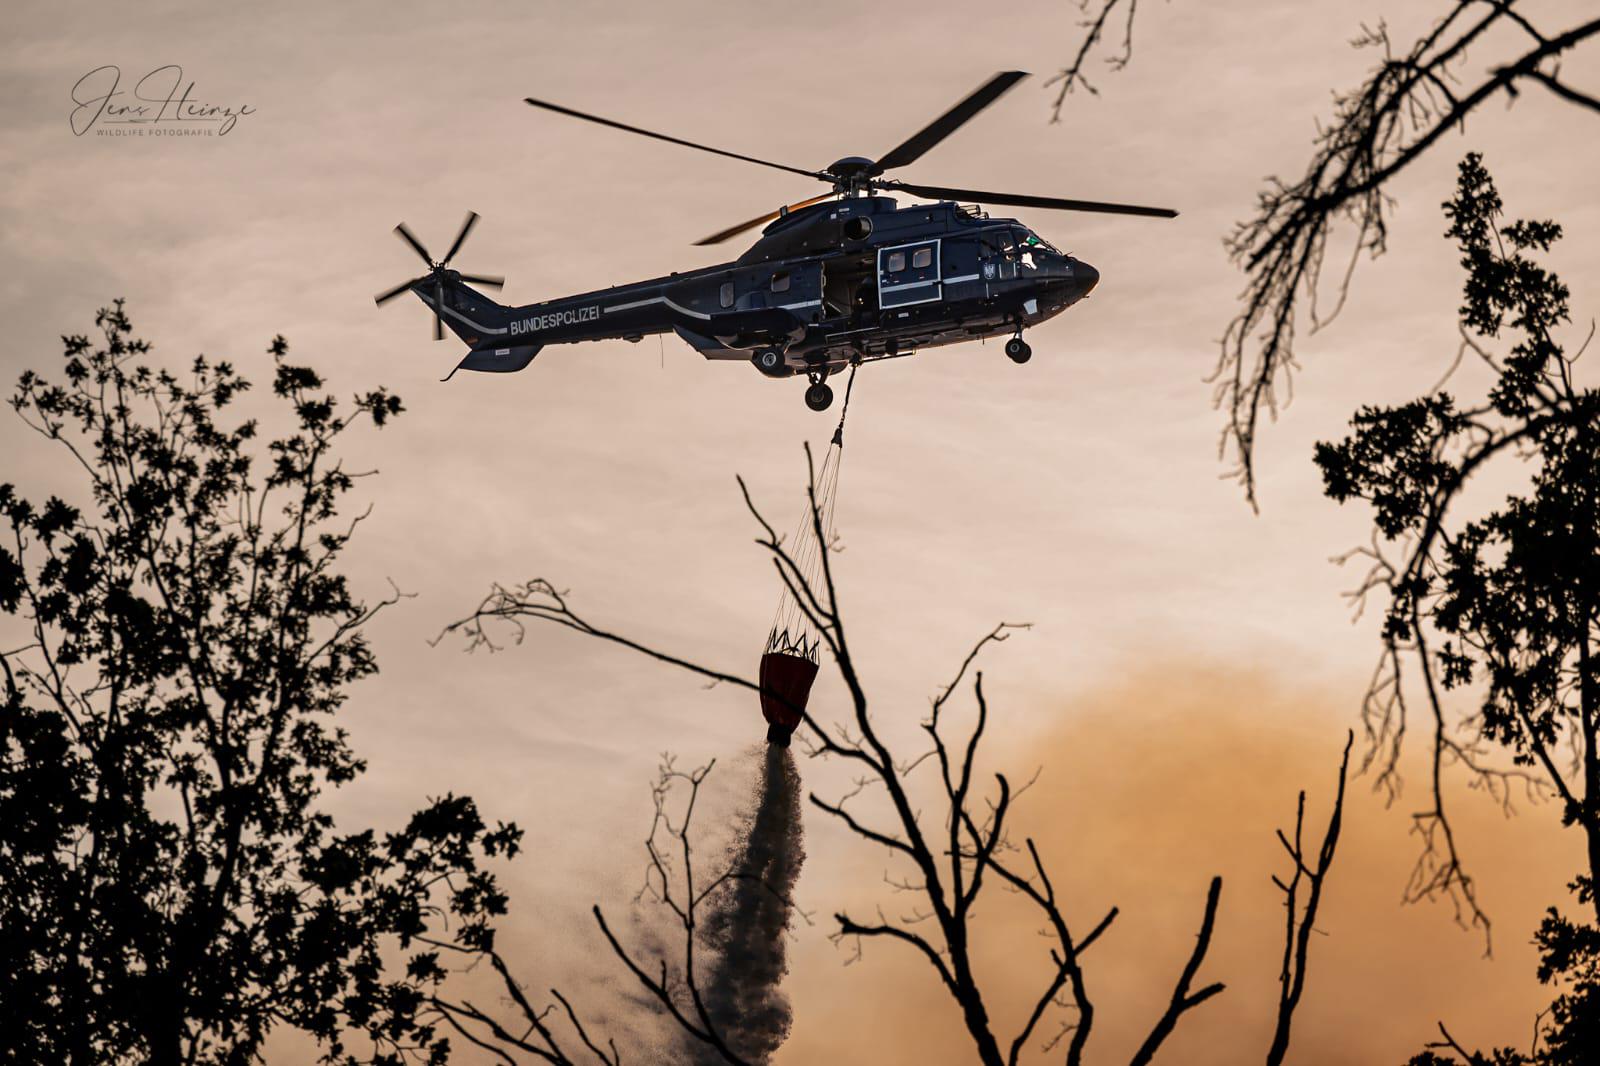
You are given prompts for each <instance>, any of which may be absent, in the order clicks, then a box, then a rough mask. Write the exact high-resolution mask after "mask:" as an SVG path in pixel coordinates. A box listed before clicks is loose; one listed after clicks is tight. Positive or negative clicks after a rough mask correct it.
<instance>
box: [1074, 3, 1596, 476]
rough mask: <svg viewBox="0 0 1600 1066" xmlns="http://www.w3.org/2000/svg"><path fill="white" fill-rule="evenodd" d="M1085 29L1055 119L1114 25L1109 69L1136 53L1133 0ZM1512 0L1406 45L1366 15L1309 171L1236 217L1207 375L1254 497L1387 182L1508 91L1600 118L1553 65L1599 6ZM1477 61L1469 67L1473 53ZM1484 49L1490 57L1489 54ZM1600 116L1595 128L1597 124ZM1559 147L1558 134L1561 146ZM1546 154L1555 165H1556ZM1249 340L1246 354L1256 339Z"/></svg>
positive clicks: (1098, 14) (1226, 445) (1229, 446)
mask: <svg viewBox="0 0 1600 1066" xmlns="http://www.w3.org/2000/svg"><path fill="white" fill-rule="evenodd" d="M1076 2H1077V4H1078V7H1079V9H1080V10H1081V11H1083V13H1084V19H1083V26H1084V28H1085V31H1086V32H1085V33H1084V36H1083V37H1082V39H1081V40H1080V41H1079V44H1078V50H1077V52H1076V53H1074V55H1073V58H1072V60H1071V61H1070V62H1069V63H1068V64H1067V65H1066V66H1064V67H1063V68H1062V69H1061V70H1060V71H1059V72H1058V73H1057V74H1056V75H1055V76H1054V77H1053V78H1051V80H1050V81H1049V82H1047V83H1046V84H1052V85H1053V84H1059V85H1060V86H1061V88H1060V90H1059V91H1058V93H1057V95H1056V99H1055V101H1054V104H1053V105H1052V110H1051V121H1052V122H1055V121H1059V120H1060V117H1061V108H1062V106H1063V105H1064V104H1065V102H1066V98H1067V94H1068V93H1070V92H1071V91H1072V90H1073V89H1074V88H1075V87H1078V86H1082V87H1083V88H1084V89H1085V90H1087V91H1089V92H1091V93H1093V92H1096V90H1095V88H1094V86H1093V85H1092V84H1090V82H1089V81H1088V80H1087V79H1086V78H1085V76H1084V67H1085V65H1086V64H1087V63H1088V61H1089V59H1090V58H1091V57H1092V56H1093V55H1095V52H1096V49H1097V48H1099V47H1101V46H1103V44H1104V42H1105V40H1106V33H1107V30H1108V29H1109V28H1111V27H1112V26H1113V25H1115V24H1119V23H1120V26H1121V33H1122V43H1121V48H1120V50H1119V51H1117V52H1116V53H1114V54H1113V55H1111V56H1110V57H1109V58H1108V59H1107V60H1106V62H1107V63H1108V64H1109V66H1110V67H1111V69H1112V70H1113V71H1116V70H1121V69H1122V68H1123V67H1125V66H1127V64H1128V63H1129V61H1130V60H1131V58H1132V55H1133V25H1134V19H1135V16H1136V14H1137V12H1138V0H1076ZM1526 6H1527V5H1521V6H1520V7H1519V5H1518V4H1517V2H1516V0H1451V2H1450V3H1449V5H1448V8H1449V9H1448V11H1447V12H1446V13H1445V14H1444V15H1443V16H1442V17H1441V18H1439V19H1438V20H1437V21H1435V22H1434V23H1433V25H1432V26H1431V27H1430V28H1429V30H1428V31H1427V32H1426V33H1424V34H1422V35H1421V36H1420V37H1418V38H1417V39H1416V40H1414V41H1412V42H1411V44H1410V45H1409V46H1407V47H1406V48H1405V49H1403V50H1401V51H1397V50H1396V49H1395V45H1394V42H1393V41H1392V40H1391V39H1390V37H1389V29H1388V26H1387V25H1386V24H1385V23H1383V22H1381V21H1380V22H1379V23H1378V25H1377V26H1376V27H1368V26H1365V25H1363V26H1362V27H1361V32H1360V34H1359V35H1358V36H1357V37H1356V38H1355V39H1354V40H1353V41H1352V42H1351V43H1352V44H1353V45H1354V46H1355V47H1357V48H1369V49H1373V50H1374V51H1377V52H1379V53H1380V54H1381V58H1380V60H1379V62H1378V64H1377V65H1376V66H1375V67H1374V68H1373V69H1372V71H1371V73H1369V74H1368V75H1367V77H1366V80H1365V81H1363V82H1362V83H1361V85H1359V86H1358V87H1356V88H1355V89H1352V90H1349V91H1346V92H1341V93H1338V94H1336V95H1335V96H1334V104H1333V115H1332V117H1331V118H1330V119H1327V120H1324V121H1322V122H1320V123H1319V124H1318V127H1317V137H1316V141H1315V142H1314V143H1315V150H1314V151H1313V152H1312V156H1311V159H1310V161H1309V162H1308V163H1307V164H1306V169H1305V173H1304V174H1303V175H1302V176H1301V177H1300V178H1299V179H1298V180H1296V181H1293V182H1289V181H1285V180H1283V179H1280V178H1277V177H1274V178H1271V179H1269V180H1268V183H1267V187H1266V189H1265V190H1263V191H1262V192H1261V193H1260V194H1259V195H1258V196H1257V199H1256V211H1255V214H1254V216H1252V217H1251V218H1250V219H1249V220H1247V221H1245V222H1241V223H1240V224H1239V225H1238V226H1237V227H1235V229H1234V232H1233V234H1232V235H1231V236H1230V237H1229V238H1228V241H1227V247H1228V252H1229V255H1230V256H1231V257H1232V258H1233V261H1234V262H1235V263H1237V264H1238V265H1239V266H1240V267H1241V268H1242V269H1243V270H1244V271H1245V273H1246V275H1247V276H1248V280H1247V282H1246V285H1245V291H1244V294H1243V296H1242V297H1241V303H1242V307H1241V308H1240V310H1239V312H1238V313H1237V314H1236V315H1235V316H1234V318H1233V319H1232V321H1230V322H1229V323H1228V327H1227V330H1226V331H1225V332H1224V334H1223V338H1222V344H1221V352H1220V354H1219V356H1218V359H1217V364H1216V369H1215V370H1214V371H1213V374H1212V380H1213V381H1214V382H1215V383H1216V391H1215V394H1214V400H1215V403H1216V405H1217V407H1218V408H1219V409H1222V410H1225V411H1226V412H1227V415H1228V419H1227V423H1226V425H1225V426H1224V428H1223V432H1222V440H1221V443H1220V445H1219V452H1220V454H1221V455H1222V456H1223V457H1224V458H1226V457H1227V456H1228V455H1229V454H1230V453H1231V454H1232V456H1233V458H1234V460H1235V461H1236V463H1237V466H1236V467H1235V470H1234V473H1235V476H1237V478H1238V480H1239V482H1240V484H1242V485H1243V486H1244V490H1245V495H1246V497H1247V498H1248V499H1249V501H1250V503H1251V505H1252V506H1254V505H1255V502H1256V498H1255V441H1256V433H1257V430H1258V429H1259V426H1260V422H1261V418H1262V415H1263V414H1266V415H1268V416H1271V415H1275V414H1276V412H1277V409H1278V406H1279V404H1280V402H1282V401H1281V400H1280V397H1287V395H1288V393H1289V386H1290V381H1289V378H1290V374H1291V371H1292V370H1293V369H1294V366H1295V362H1294V338H1295V330H1296V327H1297V325H1298V324H1299V323H1300V321H1301V319H1302V314H1301V301H1302V300H1304V301H1305V302H1306V303H1307V304H1308V305H1309V306H1308V308H1307V309H1306V313H1305V315H1304V316H1303V317H1304V318H1305V319H1307V320H1308V321H1309V323H1310V325H1311V328H1312V329H1313V330H1315V329H1318V328H1320V327H1322V326H1324V325H1326V324H1327V323H1328V322H1330V321H1331V320H1332V319H1333V318H1334V316H1336V315H1337V314H1338V312H1339V309H1340V308H1341V307H1342V306H1343V304H1344V299H1345V295H1346V292H1347V290H1348V288H1349V283H1350V278H1351V275H1352V273H1353V272H1354V270H1355V266H1356V263H1357V261H1358V260H1359V257H1360V256H1361V254H1362V253H1363V252H1365V253H1366V254H1368V255H1370V256H1373V257H1376V256H1379V255H1381V254H1383V252H1384V250H1385V249H1386V247H1387V244H1388V210H1389V208H1390V207H1391V206H1392V204H1393V200H1392V197H1391V195H1390V193H1389V191H1388V190H1389V185H1390V182H1391V181H1392V180H1393V179H1394V178H1396V177H1397V176H1399V174H1400V173H1401V172H1402V171H1403V170H1405V169H1406V168H1407V167H1409V166H1410V165H1411V164H1412V163H1414V162H1416V161H1417V159H1419V158H1420V157H1421V156H1423V155H1424V154H1425V153H1427V152H1428V151H1429V150H1430V149H1431V148H1432V147H1433V146H1434V145H1435V144H1437V143H1438V141H1439V139H1440V138H1441V137H1442V136H1443V135H1444V134H1445V133H1446V132H1448V131H1450V130H1452V129H1460V128H1463V127H1464V126H1465V124H1466V120H1467V118H1468V116H1469V115H1471V114H1472V112H1474V111H1476V110H1477V109H1478V108H1479V107H1480V106H1482V105H1483V104H1485V103H1488V102H1489V101H1491V100H1494V99H1497V98H1500V97H1504V98H1505V99H1507V100H1508V101H1514V100H1515V99H1516V98H1517V96H1518V94H1519V93H1520V92H1521V90H1522V89H1523V88H1524V87H1533V88H1535V89H1538V90H1543V91H1545V92H1549V93H1550V94H1552V95H1554V96H1555V97H1557V98H1559V99H1561V100H1563V101H1565V102H1567V103H1569V104H1571V105H1573V106H1575V107H1577V108H1579V109H1580V110H1585V111H1590V112H1594V114H1595V117H1596V118H1600V99H1597V98H1596V97H1595V96H1593V95H1590V93H1588V92H1585V91H1583V90H1582V89H1580V88H1578V87H1576V86H1574V85H1573V84H1572V82H1571V81H1570V80H1569V79H1568V78H1566V77H1565V76H1564V74H1563V71H1562V69H1561V60H1562V58H1563V56H1565V55H1566V54H1568V53H1570V52H1571V51H1572V50H1573V49H1575V48H1576V47H1577V46H1578V45H1580V44H1583V43H1584V42H1586V41H1589V40H1591V39H1592V38H1596V37H1600V18H1588V19H1584V20H1582V21H1579V22H1577V23H1574V24H1573V25H1571V26H1568V27H1564V28H1560V29H1552V28H1550V27H1549V26H1548V25H1544V26H1541V25H1539V24H1538V22H1540V21H1545V20H1543V19H1536V17H1534V16H1529V15H1527V14H1525V9H1526ZM1469 50H1471V52H1472V53H1473V54H1474V55H1475V56H1476V57H1477V60H1478V63H1476V64H1474V65H1473V67H1472V69H1470V70H1469V69H1468V59H1467V56H1468V52H1469ZM1485 60H1487V61H1485ZM1596 131H1600V126H1596V127H1594V128H1592V129H1591V132H1590V135H1591V136H1594V135H1596ZM1556 150H1557V151H1559V146H1556ZM1556 162H1557V161H1556V160H1554V159H1553V160H1552V163H1553V164H1554V163H1556ZM1339 222H1344V223H1348V224H1350V225H1353V226H1354V228H1355V233H1354V236H1353V238H1352V239H1351V241H1350V244H1351V255H1350V260H1349V262H1348V263H1347V264H1345V265H1344V267H1343V269H1342V270H1341V271H1340V274H1339V280H1338V284H1337V285H1336V286H1335V287H1334V289H1335V291H1334V293H1333V297H1334V300H1333V306H1332V307H1331V308H1328V309H1323V308H1321V307H1320V306H1319V301H1318V297H1319V295H1320V294H1321V292H1322V290H1323V279H1322V270H1323V265H1324V257H1325V256H1326V254H1327V250H1328V242H1329V240H1330V238H1332V236H1333V234H1334V230H1335V228H1336V226H1335V224H1336V223H1339ZM1252 345H1254V348H1255V351H1254V355H1253V356H1252V355H1251V352H1250V348H1251V347H1252Z"/></svg>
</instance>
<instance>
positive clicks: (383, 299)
mask: <svg viewBox="0 0 1600 1066" xmlns="http://www.w3.org/2000/svg"><path fill="white" fill-rule="evenodd" d="M427 276H428V275H426V274H424V275H422V277H420V278H412V279H411V280H410V281H402V282H401V283H400V284H398V285H396V286H395V287H394V288H392V289H390V290H389V291H388V292H381V293H379V294H378V295H376V296H374V297H373V298H372V299H373V301H374V302H375V303H376V304H377V305H378V306H379V307H382V306H383V305H384V304H386V303H388V302H389V301H390V300H392V299H394V298H395V297H396V296H399V295H400V294H401V293H403V292H406V291H408V290H409V289H410V288H411V286H413V285H415V284H416V283H417V282H419V281H422V280H424V279H426V278H427Z"/></svg>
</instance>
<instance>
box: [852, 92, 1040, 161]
mask: <svg viewBox="0 0 1600 1066" xmlns="http://www.w3.org/2000/svg"><path fill="white" fill-rule="evenodd" d="M1027 76H1028V75H1027V72H1026V71H1021V70H1005V71H1001V72H1000V73H999V74H996V75H995V76H994V77H992V78H990V79H989V80H988V81H986V82H984V83H983V84H982V85H980V86H978V88H977V89H976V90H975V91H974V92H973V93H972V94H971V95H969V96H968V97H967V98H966V99H965V100H962V101H961V102H960V103H959V104H957V105H956V106H955V107H952V108H951V109H950V110H948V111H946V112H945V113H944V114H942V115H940V116H939V117H938V118H936V119H934V120H933V121H932V122H930V123H928V125H927V126H925V127H923V128H922V130H921V131H919V132H918V133H916V134H914V135H913V136H912V137H911V139H910V140H908V141H906V142H905V143H904V144H902V145H900V146H899V147H897V148H894V149H891V150H890V152H889V153H888V154H887V155H885V156H884V157H883V158H882V159H880V160H878V161H877V162H876V163H874V164H872V166H871V167H869V168H868V169H867V171H866V174H867V177H869V178H870V177H877V176H878V175H879V174H882V173H883V172H884V171H886V170H892V169H893V168H895V167H903V166H905V165H906V164H907V163H910V162H914V161H915V160H916V159H918V158H919V157H920V156H921V155H922V154H923V153H924V152H926V151H927V150H928V149H930V148H932V147H933V146H934V145H936V144H938V143H939V142H940V141H942V140H944V139H945V138H946V137H948V136H950V135H951V134H952V133H954V132H955V131H956V130H958V129H960V128H961V127H962V126H963V125H965V124H966V123H967V122H968V121H969V120H970V119H971V118H972V116H974V115H976V114H977V113H978V112H979V111H982V110H983V109H984V108H986V107H988V106H989V105H990V104H992V103H994V102H995V101H996V100H998V99H1000V97H1001V96H1003V95H1004V94H1005V92H1006V90H1007V89H1010V88H1011V87H1012V86H1013V85H1015V84H1016V83H1017V82H1019V81H1021V80H1022V79H1023V78H1026V77H1027Z"/></svg>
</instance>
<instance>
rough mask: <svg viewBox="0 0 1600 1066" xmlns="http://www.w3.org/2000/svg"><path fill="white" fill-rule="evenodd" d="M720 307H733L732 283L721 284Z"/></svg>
mask: <svg viewBox="0 0 1600 1066" xmlns="http://www.w3.org/2000/svg"><path fill="white" fill-rule="evenodd" d="M722 306H723V307H732V306H733V282H731V281H724V282H723V283H722Z"/></svg>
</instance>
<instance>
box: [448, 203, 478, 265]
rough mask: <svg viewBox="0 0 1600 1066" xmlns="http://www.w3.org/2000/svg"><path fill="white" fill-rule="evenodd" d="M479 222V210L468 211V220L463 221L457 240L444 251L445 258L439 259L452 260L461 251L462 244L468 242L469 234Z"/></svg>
mask: <svg viewBox="0 0 1600 1066" xmlns="http://www.w3.org/2000/svg"><path fill="white" fill-rule="evenodd" d="M477 224H478V212H476V211H468V212H467V217H466V220H465V221H463V222H462V223H461V232H460V233H457V234H456V239H455V242H454V243H453V244H451V245H450V250H449V251H448V252H446V253H444V258H443V259H441V260H439V262H441V263H448V262H450V260H452V259H454V258H455V256H456V253H457V252H459V251H461V246H462V245H463V244H465V243H466V240H467V234H469V233H471V232H472V227H473V226H476V225H477Z"/></svg>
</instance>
